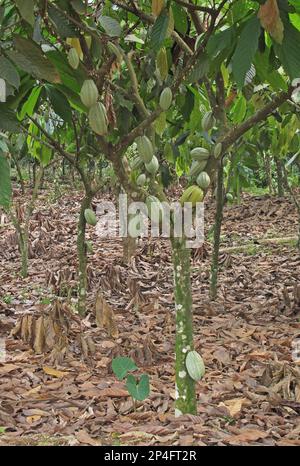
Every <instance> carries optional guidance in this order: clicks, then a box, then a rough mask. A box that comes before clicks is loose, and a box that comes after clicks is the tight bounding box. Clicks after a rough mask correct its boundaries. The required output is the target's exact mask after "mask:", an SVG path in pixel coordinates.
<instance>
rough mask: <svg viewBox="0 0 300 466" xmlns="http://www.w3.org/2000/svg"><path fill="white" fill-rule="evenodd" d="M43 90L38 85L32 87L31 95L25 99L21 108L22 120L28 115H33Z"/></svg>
mask: <svg viewBox="0 0 300 466" xmlns="http://www.w3.org/2000/svg"><path fill="white" fill-rule="evenodd" d="M41 90H42V87H41V86H36V87H34V88H33V89H32V91H31V93H30V95H29V96H28V97H27V99H26V100H25V103H24V104H23V107H22V108H21V111H20V113H19V119H20V120H24V118H25V116H26V115H28V116H32V115H33V113H34V110H35V107H36V104H37V101H38V98H39V96H40V93H41Z"/></svg>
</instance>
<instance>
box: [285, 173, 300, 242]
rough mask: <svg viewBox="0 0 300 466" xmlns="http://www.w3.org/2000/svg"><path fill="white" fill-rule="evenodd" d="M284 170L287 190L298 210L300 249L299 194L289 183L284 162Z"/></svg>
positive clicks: (299, 240)
mask: <svg viewBox="0 0 300 466" xmlns="http://www.w3.org/2000/svg"><path fill="white" fill-rule="evenodd" d="M282 172H283V179H284V185H285V187H286V189H287V191H288V192H289V194H290V197H291V199H292V201H293V203H294V206H295V207H296V209H297V212H298V241H297V248H298V249H299V250H300V200H298V199H297V195H296V194H295V193H294V191H293V188H292V187H291V186H290V184H289V180H288V175H287V171H286V168H285V166H284V164H282Z"/></svg>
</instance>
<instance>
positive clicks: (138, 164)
mask: <svg viewBox="0 0 300 466" xmlns="http://www.w3.org/2000/svg"><path fill="white" fill-rule="evenodd" d="M130 166H131V168H132V170H138V169H139V168H142V166H143V161H142V159H141V158H140V156H137V157H134V158H133V159H132V160H131V162H130Z"/></svg>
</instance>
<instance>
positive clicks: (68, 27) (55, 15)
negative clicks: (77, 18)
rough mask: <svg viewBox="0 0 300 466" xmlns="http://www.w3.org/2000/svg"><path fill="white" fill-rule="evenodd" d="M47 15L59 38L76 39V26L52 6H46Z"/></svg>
mask: <svg viewBox="0 0 300 466" xmlns="http://www.w3.org/2000/svg"><path fill="white" fill-rule="evenodd" d="M48 15H49V18H50V20H51V22H52V23H53V25H54V27H55V28H56V30H57V32H58V34H59V35H60V37H62V38H63V39H65V38H66V37H78V33H77V30H76V26H75V25H74V24H73V23H71V21H69V20H68V18H66V16H65V15H64V14H63V13H62V12H61V11H59V10H58V9H57V8H55V6H54V5H53V4H50V5H48Z"/></svg>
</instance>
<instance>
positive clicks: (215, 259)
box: [210, 162, 224, 300]
mask: <svg viewBox="0 0 300 466" xmlns="http://www.w3.org/2000/svg"><path fill="white" fill-rule="evenodd" d="M223 177H224V173H223V163H222V162H221V163H220V165H219V168H218V179H217V197H216V214H215V227H214V249H213V256H212V262H211V276H210V299H212V300H215V299H216V297H217V291H218V272H219V249H220V236H221V228H222V220H223V207H224V192H223Z"/></svg>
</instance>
